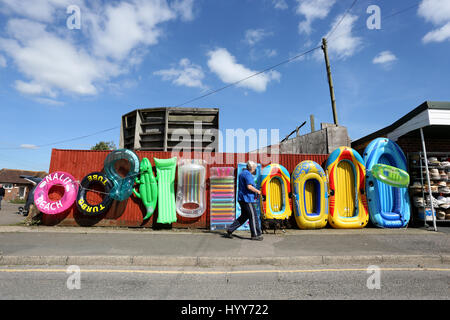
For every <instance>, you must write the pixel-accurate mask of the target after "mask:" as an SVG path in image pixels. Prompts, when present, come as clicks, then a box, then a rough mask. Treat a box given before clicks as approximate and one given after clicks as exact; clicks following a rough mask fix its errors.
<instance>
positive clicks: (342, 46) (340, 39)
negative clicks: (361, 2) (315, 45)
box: [314, 15, 362, 60]
mask: <svg viewBox="0 0 450 320" xmlns="http://www.w3.org/2000/svg"><path fill="white" fill-rule="evenodd" d="M342 17H343V16H342V15H340V16H338V17H336V19H335V20H334V22H333V24H332V26H331V28H330V31H331V30H333V29H334V28H335V26H336V25H337V24H338V23H339V22H340V21H341V19H342ZM357 20H358V17H357V16H354V15H347V16H346V17H345V18H344V19H343V20H342V21H341V24H340V25H339V28H338V29H336V30H338V32H336V35H337V36H336V37H335V36H333V41H329V42H328V52H329V54H330V56H333V57H334V58H335V59H340V60H345V59H347V58H349V57H351V56H353V55H354V54H355V53H356V52H357V51H358V49H359V47H360V46H361V45H362V39H361V38H360V37H356V36H354V35H353V26H354V24H355V22H356V21H357ZM314 56H315V57H316V59H318V60H322V59H323V53H322V51H319V50H317V51H315V53H314Z"/></svg>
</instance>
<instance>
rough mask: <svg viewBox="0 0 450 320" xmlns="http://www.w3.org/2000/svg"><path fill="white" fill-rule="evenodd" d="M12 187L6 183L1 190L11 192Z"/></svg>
mask: <svg viewBox="0 0 450 320" xmlns="http://www.w3.org/2000/svg"><path fill="white" fill-rule="evenodd" d="M13 187H14V185H13V184H12V183H6V184H4V185H3V188H5V189H6V190H11V189H12V188H13Z"/></svg>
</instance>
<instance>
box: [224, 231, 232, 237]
mask: <svg viewBox="0 0 450 320" xmlns="http://www.w3.org/2000/svg"><path fill="white" fill-rule="evenodd" d="M224 237H225V238H228V239H232V238H233V233H232V232H230V231H227V233H225V234H224Z"/></svg>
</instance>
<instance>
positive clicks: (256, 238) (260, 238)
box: [252, 236, 264, 241]
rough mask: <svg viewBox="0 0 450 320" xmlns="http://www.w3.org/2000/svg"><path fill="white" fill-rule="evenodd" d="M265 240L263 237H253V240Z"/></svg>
mask: <svg viewBox="0 0 450 320" xmlns="http://www.w3.org/2000/svg"><path fill="white" fill-rule="evenodd" d="M263 239H264V237H263V236H257V237H252V240H256V241H262V240H263Z"/></svg>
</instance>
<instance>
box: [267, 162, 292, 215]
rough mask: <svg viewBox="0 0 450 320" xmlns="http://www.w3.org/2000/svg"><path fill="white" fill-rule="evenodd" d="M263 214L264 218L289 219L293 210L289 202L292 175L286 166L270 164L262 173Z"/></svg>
mask: <svg viewBox="0 0 450 320" xmlns="http://www.w3.org/2000/svg"><path fill="white" fill-rule="evenodd" d="M261 180H262V182H261V192H262V196H261V214H262V218H263V219H264V220H285V219H289V217H290V216H291V213H292V210H291V205H290V202H289V194H290V192H291V177H290V174H289V172H288V171H287V170H286V168H285V167H283V166H282V165H279V164H270V165H268V166H267V167H265V168H264V170H263V171H262V174H261Z"/></svg>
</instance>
